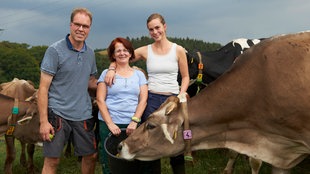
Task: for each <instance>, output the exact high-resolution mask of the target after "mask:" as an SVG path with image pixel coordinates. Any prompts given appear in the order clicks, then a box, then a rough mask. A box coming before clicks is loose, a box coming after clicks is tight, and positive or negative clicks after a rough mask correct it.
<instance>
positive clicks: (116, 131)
mask: <svg viewBox="0 0 310 174" xmlns="http://www.w3.org/2000/svg"><path fill="white" fill-rule="evenodd" d="M107 126H108V128H109V130H110V131H111V132H112V134H113V135H115V136H119V135H120V134H121V129H120V128H119V127H118V126H117V125H116V124H114V123H110V124H107Z"/></svg>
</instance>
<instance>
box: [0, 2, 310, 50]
mask: <svg viewBox="0 0 310 174" xmlns="http://www.w3.org/2000/svg"><path fill="white" fill-rule="evenodd" d="M76 7H86V8H88V9H89V10H90V11H91V12H92V14H93V24H92V26H91V31H90V33H89V36H88V39H87V44H88V45H90V46H91V47H92V48H94V49H103V48H107V47H108V45H109V44H110V42H111V41H112V40H113V39H114V38H115V37H130V38H138V37H141V36H149V34H148V30H147V28H146V19H147V18H148V16H149V15H150V14H152V13H160V14H162V15H163V16H164V18H165V20H166V23H167V36H168V37H177V38H190V39H197V40H203V41H205V42H211V43H213V42H215V43H220V44H222V45H225V44H226V43H228V42H230V41H232V40H234V39H238V38H248V39H258V38H267V37H271V36H274V35H279V34H289V33H296V32H300V31H305V30H309V28H310V27H309V26H310V18H309V17H310V1H309V0H48V1H47V0H13V1H11V0H2V2H1V6H0V41H9V42H15V43H26V44H28V45H30V46H41V45H47V46H48V45H51V44H52V43H54V42H56V41H58V40H60V39H62V38H64V37H65V36H66V34H68V33H69V29H70V28H69V24H70V15H71V12H72V9H73V8H76Z"/></svg>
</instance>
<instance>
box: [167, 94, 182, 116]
mask: <svg viewBox="0 0 310 174" xmlns="http://www.w3.org/2000/svg"><path fill="white" fill-rule="evenodd" d="M166 102H167V104H166V105H167V106H166V110H165V115H169V114H170V113H171V112H172V111H173V110H175V109H176V108H177V107H178V103H179V98H178V97H175V96H172V97H169V98H168V99H167V100H166ZM166 102H165V103H166Z"/></svg>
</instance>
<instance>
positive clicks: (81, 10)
mask: <svg viewBox="0 0 310 174" xmlns="http://www.w3.org/2000/svg"><path fill="white" fill-rule="evenodd" d="M78 13H84V14H86V15H87V16H88V17H89V19H90V24H92V21H93V15H92V13H91V12H90V11H89V10H88V9H87V8H75V9H73V11H72V13H71V22H73V19H74V16H75V15H76V14H78Z"/></svg>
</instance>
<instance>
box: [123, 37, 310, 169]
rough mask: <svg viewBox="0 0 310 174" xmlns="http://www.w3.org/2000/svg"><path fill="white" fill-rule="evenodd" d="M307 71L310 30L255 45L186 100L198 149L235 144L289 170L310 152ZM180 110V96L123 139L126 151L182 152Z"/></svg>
mask: <svg viewBox="0 0 310 174" xmlns="http://www.w3.org/2000/svg"><path fill="white" fill-rule="evenodd" d="M308 74H310V32H302V33H297V34H289V35H283V36H275V37H272V38H269V39H266V40H264V41H262V42H261V43H260V44H258V45H255V46H253V47H251V48H250V49H249V50H247V51H246V52H245V53H244V54H242V55H241V56H239V58H238V59H237V60H236V62H235V64H234V65H233V66H232V67H231V68H230V69H229V70H228V71H227V72H226V73H224V74H223V75H222V76H221V77H220V78H219V79H217V80H215V81H214V82H213V83H211V84H210V85H209V86H208V87H206V88H205V89H204V90H203V91H202V92H200V93H199V94H198V95H196V96H194V97H193V98H191V99H189V101H188V102H187V105H188V114H189V124H190V129H191V131H192V139H191V144H190V146H191V150H193V151H194V150H199V149H212V148H228V149H232V150H235V151H237V152H238V153H241V154H245V155H247V156H250V157H253V158H257V159H261V160H262V161H264V162H267V163H269V164H271V165H272V166H274V170H273V173H277V172H282V173H285V172H287V173H288V172H289V171H288V170H289V169H291V168H292V167H294V166H296V165H297V164H298V163H300V162H301V161H302V160H303V159H304V158H306V157H307V156H308V155H309V153H310V126H309V125H308V123H309V120H310V102H309V100H310V76H309V75H308ZM181 113H182V112H181V104H180V103H179V99H178V98H177V97H171V98H169V99H167V101H166V102H165V103H164V104H163V105H162V106H161V107H160V108H159V109H158V110H157V111H155V112H154V113H153V114H152V115H151V116H150V117H149V118H148V120H147V121H146V122H145V123H143V124H142V125H141V126H140V127H138V128H137V130H136V131H134V132H133V134H132V135H130V136H129V137H128V138H127V139H126V140H124V141H123V142H122V143H121V144H120V146H119V149H120V157H122V158H124V159H129V160H130V159H140V160H154V159H158V158H161V157H164V156H173V155H178V154H180V153H183V152H184V150H185V143H184V140H183V128H182V124H183V122H184V117H183V115H182V114H181ZM175 133H176V135H177V136H176V137H175V136H174V134H175ZM157 149H160V150H157Z"/></svg>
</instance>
